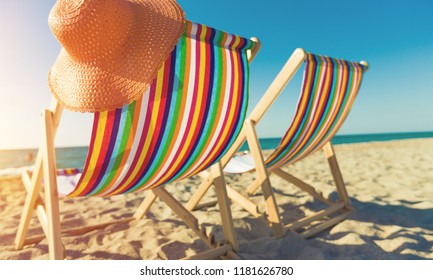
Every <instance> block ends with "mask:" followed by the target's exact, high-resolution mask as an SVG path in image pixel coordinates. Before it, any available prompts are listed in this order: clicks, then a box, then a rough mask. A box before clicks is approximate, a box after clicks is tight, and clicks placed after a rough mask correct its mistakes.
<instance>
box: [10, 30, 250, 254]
mask: <svg viewBox="0 0 433 280" xmlns="http://www.w3.org/2000/svg"><path fill="white" fill-rule="evenodd" d="M258 49H259V43H258V41H257V40H247V39H244V38H242V37H239V36H235V35H230V34H227V33H225V32H222V31H218V30H215V29H213V28H210V27H206V26H205V25H201V24H196V23H191V22H188V23H187V25H186V32H185V33H184V35H183V37H182V38H181V39H180V40H179V42H178V44H177V46H176V47H175V49H174V50H173V51H172V53H171V55H170V56H169V57H168V58H167V60H166V61H165V62H164V64H163V65H162V67H161V68H160V70H159V72H158V75H157V78H156V79H155V80H154V82H153V83H152V85H151V86H150V88H149V89H148V90H147V91H146V92H145V93H144V95H143V96H142V98H141V99H140V100H138V101H135V102H134V103H132V104H130V105H127V106H125V107H123V108H119V109H116V110H113V111H108V112H100V113H95V114H94V123H93V131H92V136H91V142H90V145H89V150H88V155H87V159H86V162H85V166H84V168H83V170H82V174H81V175H79V174H76V175H75V176H76V178H77V182H76V184H74V185H73V186H72V188H70V189H66V190H65V189H64V188H62V186H58V184H57V178H56V159H55V150H54V137H55V134H56V130H57V127H58V125H59V122H60V117H61V114H62V106H61V105H59V104H58V103H57V102H54V103H53V106H52V109H51V110H45V111H44V112H43V114H42V126H43V146H42V148H41V149H40V150H39V152H38V156H37V160H36V164H35V169H34V172H33V174H32V175H29V174H27V173H26V174H24V175H23V181H24V182H25V186H26V188H27V190H28V196H27V198H26V201H25V205H24V211H23V215H22V218H21V221H20V225H19V229H18V233H17V237H16V247H17V248H18V249H21V248H22V247H23V246H24V245H25V244H28V243H31V242H35V241H38V239H35V238H33V239H32V238H30V239H27V240H26V239H25V235H26V232H27V230H28V227H29V222H30V218H31V215H32V212H33V211H35V212H36V214H37V216H38V218H39V220H40V222H41V225H42V229H43V231H44V235H45V237H46V238H47V239H48V241H49V255H50V258H51V259H63V258H64V257H65V250H64V246H63V244H62V239H61V235H62V232H63V233H65V232H67V233H77V232H85V231H89V230H94V229H98V228H101V227H103V226H106V225H108V224H104V225H96V226H90V227H87V228H80V229H68V230H65V231H62V230H61V224H60V213H61V212H60V210H59V202H58V199H59V195H60V197H62V196H65V197H68V198H72V197H91V196H112V195H119V194H124V193H132V192H137V191H143V190H149V191H148V194H147V196H146V198H145V200H144V201H143V202H142V204H141V205H140V206H139V208H138V210H137V212H136V213H135V214H134V215H133V216H132V217H130V218H126V219H123V220H122V221H117V222H130V221H134V220H139V219H141V218H142V217H143V216H144V215H145V213H146V212H147V211H148V210H149V207H150V205H151V204H152V203H153V201H154V200H155V199H156V198H157V197H158V198H160V199H161V200H162V201H163V202H165V203H166V204H167V205H168V206H169V207H170V208H171V209H172V210H173V212H175V213H176V214H177V215H178V216H179V217H180V218H182V220H183V221H184V222H185V223H186V225H187V226H188V227H189V228H191V229H192V230H193V231H194V232H195V233H197V234H198V236H199V237H200V238H201V239H202V240H203V241H204V243H205V244H206V245H207V246H208V247H209V250H208V251H206V252H204V253H200V254H198V255H196V256H195V257H196V258H217V257H219V256H226V255H229V256H230V255H231V256H232V257H236V254H235V253H234V252H236V251H237V250H238V245H237V242H236V238H235V233H234V228H233V224H232V222H233V221H232V218H231V212H230V206H229V200H228V198H227V193H226V189H225V182H224V178H223V176H222V169H221V165H220V164H219V160H220V159H221V157H222V156H223V155H224V154H225V153H226V152H227V150H228V149H229V148H230V147H231V145H232V144H233V142H234V141H235V139H236V137H237V135H238V134H239V132H240V131H241V128H242V124H243V121H244V119H245V114H246V108H247V101H248V77H249V70H248V69H249V65H248V62H249V61H250V60H251V59H252V58H253V56H254V55H255V54H256V52H257V51H258ZM208 167H211V173H212V176H213V183H214V184H215V186H216V193H217V197H218V203H219V209H220V213H221V219H222V226H223V232H224V240H223V241H221V242H218V244H217V243H216V242H215V240H213V238H212V237H209V236H208V234H206V232H205V231H203V230H202V228H200V227H199V225H198V220H197V219H196V218H195V217H194V216H193V215H192V214H191V213H190V211H188V210H187V209H186V208H185V207H183V206H182V204H181V203H179V202H178V201H177V200H176V199H175V198H174V197H173V196H172V195H171V194H170V193H169V192H168V191H167V190H165V188H163V187H162V186H164V185H166V184H168V183H171V182H175V181H180V180H182V179H185V178H188V177H190V176H193V175H194V174H197V173H198V172H200V171H202V170H204V169H206V168H208ZM30 176H31V177H30ZM42 179H43V181H44V183H43V186H44V190H45V191H44V192H45V199H43V198H42V196H40V190H41V185H42ZM89 199H90V198H89ZM109 224H111V223H109ZM42 238H43V237H42ZM193 258H194V257H193Z"/></svg>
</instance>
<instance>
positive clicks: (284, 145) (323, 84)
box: [265, 53, 365, 170]
mask: <svg viewBox="0 0 433 280" xmlns="http://www.w3.org/2000/svg"><path fill="white" fill-rule="evenodd" d="M364 67H365V66H364V65H362V64H359V63H354V62H348V61H345V60H340V59H333V58H329V57H326V56H320V55H314V54H310V53H309V54H307V58H306V61H305V70H304V76H303V83H302V90H301V95H300V98H299V101H298V105H297V108H296V113H295V117H294V119H293V120H292V123H291V125H290V126H289V128H288V129H287V131H286V133H285V134H284V136H283V137H282V139H281V141H280V143H279V145H278V146H277V148H276V149H275V150H274V152H273V153H272V154H271V155H270V156H269V157H268V158H267V159H266V161H265V162H266V165H267V167H268V168H269V169H270V170H272V168H278V167H281V166H282V165H284V164H288V163H294V162H296V161H298V160H301V159H302V158H304V157H306V156H307V155H309V154H311V153H313V152H315V151H317V150H319V149H321V148H322V147H323V145H324V144H326V143H327V142H328V141H330V140H331V139H332V137H334V135H335V134H336V133H337V131H338V129H339V128H340V126H341V125H342V123H343V122H344V120H345V119H346V117H347V115H348V113H349V111H350V108H351V107H352V104H353V101H354V100H355V97H356V95H357V93H358V90H359V87H360V85H361V80H362V75H363V72H364V71H363V70H364Z"/></svg>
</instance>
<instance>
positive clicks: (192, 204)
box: [185, 174, 213, 211]
mask: <svg viewBox="0 0 433 280" xmlns="http://www.w3.org/2000/svg"><path fill="white" fill-rule="evenodd" d="M212 183H213V178H212V174H209V175H208V176H207V178H206V179H205V180H204V181H203V182H202V183H201V184H200V186H199V187H198V189H197V190H196V191H195V192H194V194H193V195H192V196H191V198H190V200H189V201H188V202H187V203H186V205H185V207H186V209H188V210H189V211H192V210H195V209H196V207H197V204H198V203H199V202H200V200H201V199H202V198H203V196H204V195H205V194H206V192H207V191H208V190H209V188H210V186H212Z"/></svg>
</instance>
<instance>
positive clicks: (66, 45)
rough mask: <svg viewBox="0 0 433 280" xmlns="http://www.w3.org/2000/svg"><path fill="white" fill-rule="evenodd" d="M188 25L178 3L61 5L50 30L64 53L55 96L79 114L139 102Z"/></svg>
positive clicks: (54, 76)
mask: <svg viewBox="0 0 433 280" xmlns="http://www.w3.org/2000/svg"><path fill="white" fill-rule="evenodd" d="M185 22H186V21H185V14H184V12H183V10H182V9H181V8H180V7H179V5H178V4H177V3H176V1H175V0H58V1H57V3H56V4H55V6H54V7H53V9H52V10H51V13H50V15H49V25H50V28H51V31H52V32H53V34H54V35H55V37H56V38H57V40H58V41H59V42H60V44H61V45H62V46H63V48H62V50H61V52H60V54H59V56H58V58H57V60H56V62H55V64H54V65H53V67H52V69H51V71H50V73H49V77H48V83H49V86H50V89H51V92H52V93H53V94H54V96H55V97H56V98H57V100H58V101H59V102H60V103H61V104H62V105H63V106H64V107H65V108H67V109H69V110H71V111H80V112H99V111H107V110H113V109H116V108H120V107H122V106H123V105H126V104H129V103H131V102H132V101H134V100H137V99H139V98H140V97H141V96H142V94H143V93H144V92H145V91H146V90H147V88H148V87H149V85H150V84H151V83H152V81H153V79H154V78H155V77H156V74H157V72H158V69H159V67H160V66H161V65H162V63H163V62H164V60H165V59H166V57H167V56H168V55H169V54H170V52H171V51H172V50H173V48H174V46H175V45H176V44H177V41H178V39H179V38H180V37H181V35H182V34H183V32H184V29H185Z"/></svg>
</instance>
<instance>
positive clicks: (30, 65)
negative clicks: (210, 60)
mask: <svg viewBox="0 0 433 280" xmlns="http://www.w3.org/2000/svg"><path fill="white" fill-rule="evenodd" d="M178 2H179V4H180V5H181V6H182V7H183V9H184V11H185V13H186V15H187V18H188V19H190V20H192V21H195V22H200V23H204V24H207V25H209V26H212V27H215V28H218V29H221V30H224V31H227V32H230V33H235V34H238V35H241V36H244V37H252V36H255V37H258V38H259V39H260V40H261V42H262V49H261V51H260V52H259V54H258V55H257V57H256V59H255V60H254V62H253V63H252V64H251V81H250V110H251V108H253V106H254V105H255V104H256V103H257V102H258V100H259V98H260V96H261V95H262V94H263V92H264V91H265V90H266V88H267V87H268V85H269V84H270V83H271V81H272V79H273V78H274V77H275V75H276V74H277V73H278V71H279V69H280V68H281V67H282V66H283V65H284V63H285V61H286V59H287V58H288V57H289V56H290V54H291V53H292V52H293V50H295V49H296V48H298V47H301V48H304V49H305V50H307V51H309V52H312V53H317V54H322V55H329V56H333V57H337V58H343V59H347V60H354V61H360V60H366V61H368V62H369V64H370V66H371V67H370V70H369V71H368V72H367V73H366V75H365V79H364V82H363V85H362V88H361V91H360V94H359V96H358V98H357V100H356V101H355V104H354V107H353V109H352V111H351V113H350V115H349V117H348V118H347V120H346V122H345V124H344V125H343V127H342V128H341V130H340V133H339V134H359V133H381V132H400V131H401V132H403V131H404V132H406V131H433V109H432V104H433V83H432V80H433V67H431V66H432V65H433V17H432V16H431V13H432V11H433V2H432V1H427V0H425V1H420V0H412V1H389V0H387V1H371V0H367V1H347V0H346V1H343V0H338V1H337V0H335V1H334V0H329V1H319V0H314V1H290V0H268V1H258V0H257V1H254V0H252V1H241V0H239V1H234V0H219V1H204V0H201V1H200V0H178ZM54 3H55V1H54V0H44V1H35V0H0V149H10V148H24V147H37V146H38V145H39V143H40V140H39V139H40V126H39V113H40V111H41V110H42V109H43V108H45V107H47V106H48V105H49V103H50V100H51V94H50V92H49V89H48V86H47V73H48V71H49V69H50V67H51V66H52V64H53V62H54V61H55V59H56V57H57V54H58V53H59V51H60V45H59V44H58V42H57V41H56V39H55V38H54V37H53V35H52V34H51V32H50V30H49V28H48V24H47V18H48V13H49V11H50V9H51V7H52V6H53V5H54ZM300 74H301V73H299V75H297V76H296V77H295V79H294V80H293V83H291V84H289V86H288V87H287V90H285V92H284V93H283V95H282V96H281V97H280V98H279V99H278V101H277V102H276V103H275V104H274V106H273V107H272V109H271V110H270V111H269V112H268V114H267V115H266V116H265V117H264V119H262V122H261V123H260V125H259V129H258V133H259V136H260V137H277V136H279V135H281V133H283V129H284V127H286V126H287V125H288V122H289V121H290V118H291V115H292V113H293V110H294V107H295V105H296V101H297V98H298V95H299V86H300V79H301V75H300ZM91 120H92V118H91V116H90V115H89V114H81V113H71V112H65V114H64V117H63V118H62V121H61V125H60V128H59V132H58V137H57V140H56V144H57V145H58V146H77V145H87V143H88V139H89V134H90V129H91Z"/></svg>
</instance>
